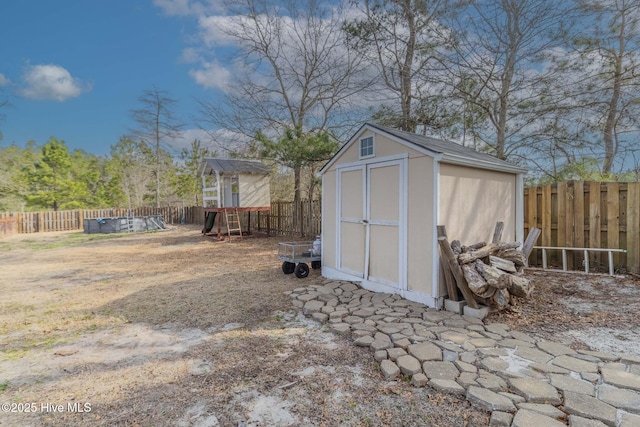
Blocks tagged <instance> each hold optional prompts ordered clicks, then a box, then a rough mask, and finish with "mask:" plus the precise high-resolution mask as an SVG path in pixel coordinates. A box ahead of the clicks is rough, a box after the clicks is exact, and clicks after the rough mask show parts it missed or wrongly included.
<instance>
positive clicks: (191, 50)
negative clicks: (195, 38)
mask: <svg viewBox="0 0 640 427" xmlns="http://www.w3.org/2000/svg"><path fill="white" fill-rule="evenodd" d="M199 60H200V53H199V52H198V49H196V48H195V47H188V48H186V49H184V50H183V51H182V56H181V57H180V62H184V63H186V64H193V63H194V62H198V61H199Z"/></svg>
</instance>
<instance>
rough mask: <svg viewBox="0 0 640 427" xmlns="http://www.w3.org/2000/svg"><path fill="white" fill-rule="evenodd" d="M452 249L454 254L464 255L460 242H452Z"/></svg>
mask: <svg viewBox="0 0 640 427" xmlns="http://www.w3.org/2000/svg"><path fill="white" fill-rule="evenodd" d="M438 237H440V236H438ZM451 249H452V250H453V253H454V254H456V255H460V254H461V253H462V244H461V243H460V240H454V241H453V242H451Z"/></svg>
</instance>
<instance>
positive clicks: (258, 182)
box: [238, 174, 271, 208]
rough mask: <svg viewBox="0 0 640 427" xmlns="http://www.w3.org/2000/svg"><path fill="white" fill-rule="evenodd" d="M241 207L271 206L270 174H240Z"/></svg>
mask: <svg viewBox="0 0 640 427" xmlns="http://www.w3.org/2000/svg"><path fill="white" fill-rule="evenodd" d="M238 181H239V193H240V207H243V208H246V207H261V206H271V195H270V190H269V175H257V174H239V175H238Z"/></svg>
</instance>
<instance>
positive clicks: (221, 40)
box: [198, 15, 241, 47]
mask: <svg viewBox="0 0 640 427" xmlns="http://www.w3.org/2000/svg"><path fill="white" fill-rule="evenodd" d="M238 19H241V18H238V17H232V16H221V15H211V16H200V17H199V18H198V27H200V38H201V39H202V41H203V42H204V43H205V45H207V46H209V47H211V46H231V45H233V44H235V42H236V39H235V38H233V37H232V36H230V35H229V32H230V30H232V29H233V28H234V27H235V26H237V20H238Z"/></svg>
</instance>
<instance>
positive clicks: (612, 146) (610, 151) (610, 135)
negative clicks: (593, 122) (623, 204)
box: [602, 14, 626, 174]
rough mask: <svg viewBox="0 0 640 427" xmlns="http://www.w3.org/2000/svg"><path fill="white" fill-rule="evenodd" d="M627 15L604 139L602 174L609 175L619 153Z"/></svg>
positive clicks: (623, 21) (616, 58) (620, 33)
mask: <svg viewBox="0 0 640 427" xmlns="http://www.w3.org/2000/svg"><path fill="white" fill-rule="evenodd" d="M625 24H626V19H625V15H624V14H622V16H621V22H620V30H619V32H618V52H616V57H615V60H616V63H615V68H614V72H613V73H614V74H613V88H612V89H613V93H612V94H611V100H610V101H609V112H608V114H607V121H606V122H605V125H604V130H603V138H604V161H603V163H602V173H605V174H609V173H611V170H612V169H613V161H614V159H615V156H616V154H617V151H618V147H617V144H616V143H615V141H614V139H615V132H616V131H615V128H616V120H617V119H618V103H619V102H620V90H621V85H622V82H621V80H622V57H623V55H624V53H625V49H626V47H625V39H624V34H625Z"/></svg>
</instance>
